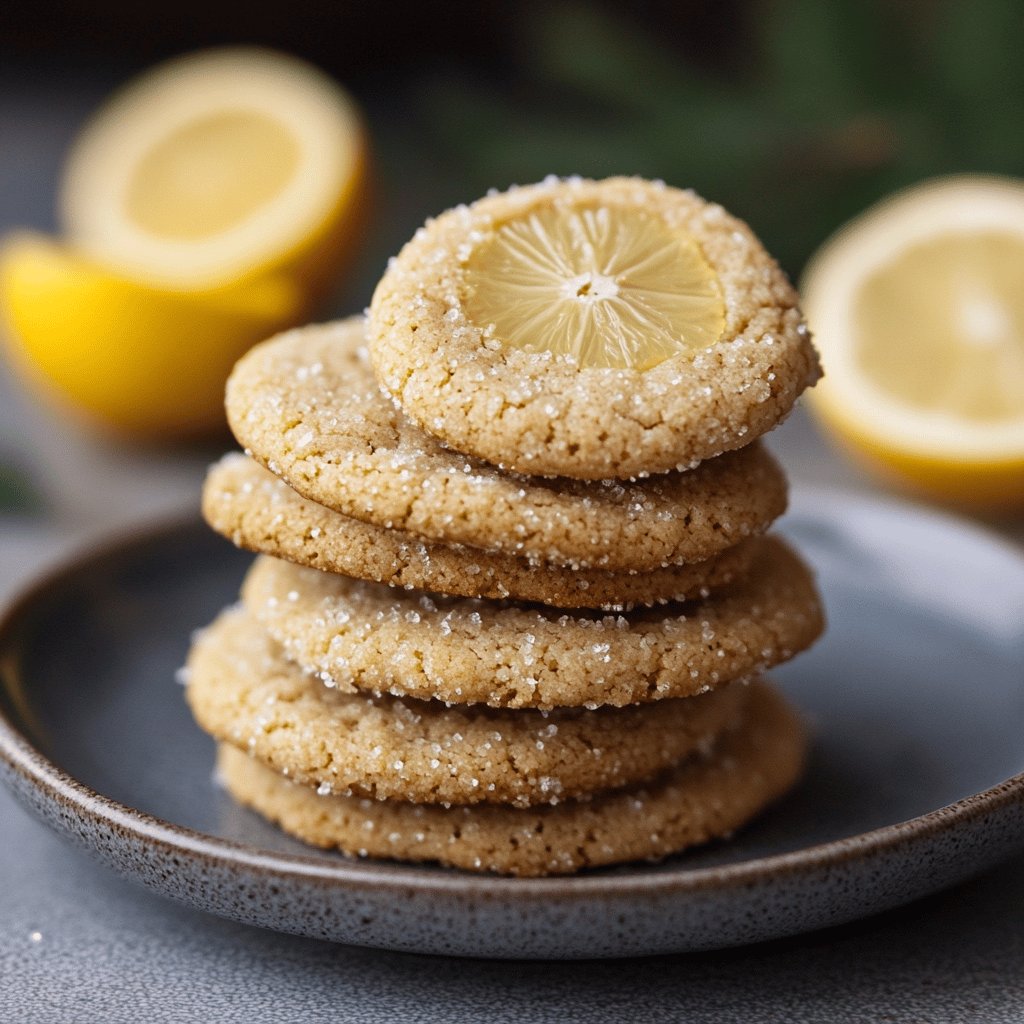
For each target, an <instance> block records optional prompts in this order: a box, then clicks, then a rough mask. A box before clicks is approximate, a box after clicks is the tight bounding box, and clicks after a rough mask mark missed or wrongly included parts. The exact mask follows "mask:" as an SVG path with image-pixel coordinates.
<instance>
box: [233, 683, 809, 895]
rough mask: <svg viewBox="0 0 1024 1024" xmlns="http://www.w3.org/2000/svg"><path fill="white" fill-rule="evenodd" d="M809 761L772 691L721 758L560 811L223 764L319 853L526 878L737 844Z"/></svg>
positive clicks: (265, 810) (700, 760) (248, 797)
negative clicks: (360, 788) (308, 782)
mask: <svg viewBox="0 0 1024 1024" xmlns="http://www.w3.org/2000/svg"><path fill="white" fill-rule="evenodd" d="M805 755H806V736H805V732H804V729H803V726H802V724H801V723H800V721H799V719H798V718H797V717H796V715H795V714H794V713H793V712H792V711H791V710H790V708H789V707H788V706H787V705H786V703H785V702H784V701H783V699H782V698H781V697H780V696H779V695H778V694H777V693H775V692H774V691H773V690H772V689H771V688H770V687H768V686H765V685H763V684H753V685H752V686H751V687H750V694H749V697H748V701H747V710H746V713H745V715H744V717H743V721H742V722H741V724H740V726H739V727H738V728H736V729H734V730H731V731H729V732H728V733H726V734H725V735H724V736H723V737H722V739H721V741H720V742H719V744H718V745H717V746H716V748H715V749H714V750H713V751H712V753H711V754H710V755H709V756H707V757H696V758H692V759H689V760H687V761H684V762H682V763H681V764H680V765H679V766H678V767H677V768H674V769H670V770H669V771H668V772H666V773H665V774H663V775H662V776H659V777H658V778H657V779H656V780H654V781H652V782H650V783H644V784H641V785H639V786H636V787H632V788H627V789H623V790H617V791H612V792H610V793H607V794H604V795H599V796H595V797H594V798H593V799H590V800H568V801H565V802H564V803H560V804H558V805H556V806H553V807H552V806H541V807H529V808H518V807H503V806H500V805H493V804H486V805H483V804H477V805H474V806H459V807H450V808H445V807H439V806H437V805H433V806H431V805H423V804H410V803H402V802H397V801H386V800H370V799H365V798H363V799H360V798H358V797H348V796H321V795H319V794H318V793H317V791H316V790H315V789H313V788H311V787H308V786H303V785H301V784H297V783H295V782H291V781H289V780H288V779H286V778H284V777H282V776H280V775H278V774H277V773H276V772H274V771H273V770H271V769H269V768H266V767H265V766H264V765H262V764H261V763H259V762H258V761H257V760H254V759H253V758H251V757H249V756H248V755H246V754H244V753H242V752H241V751H239V750H237V749H236V748H234V747H232V746H229V745H226V744H222V745H221V746H220V748H219V751H218V760H217V764H218V770H219V775H220V778H221V779H222V781H223V783H224V785H225V786H226V787H227V790H228V792H229V793H231V795H232V796H234V798H235V799H236V800H238V801H239V802H241V803H243V804H245V805H247V806H248V807H251V808H252V809H254V810H256V811H257V812H259V813H260V814H262V815H263V816H264V817H266V818H269V819H270V820H272V821H274V822H276V823H278V824H279V825H280V826H281V827H282V828H283V829H284V830H285V831H286V832H289V833H291V834H292V835H295V836H297V837H298V838H299V839H302V840H304V841H305V842H307V843H312V844H313V845H315V846H321V847H328V848H332V847H336V848H338V849H340V850H342V851H343V852H345V853H348V854H350V855H354V856H360V857H366V856H370V857H385V858H390V859H393V860H404V861H432V862H439V863H441V864H446V865H450V866H452V867H457V868H464V869H468V870H470V871H481V872H497V873H500V874H507V875H519V876H524V877H525V876H538V875H562V874H570V873H572V872H575V871H579V870H581V869H584V868H595V867H602V866H606V865H610V864H618V863H623V862H627V861H633V860H641V859H646V860H658V859H661V858H663V857H667V856H669V855H670V854H673V853H678V852H679V851H681V850H684V849H686V848H688V847H691V846H695V845H697V844H699V843H704V842H707V841H708V840H710V839H715V838H720V837H724V836H728V835H730V834H731V833H733V832H734V831H735V830H736V829H738V828H740V827H741V826H742V825H745V824H746V823H747V822H749V821H750V819H751V818H753V817H754V816H755V815H757V814H759V813H760V812H761V811H763V810H764V808H765V807H766V806H767V805H769V804H770V803H772V802H773V801H775V800H777V799H778V798H779V797H781V796H782V795H783V794H784V793H785V792H786V791H787V790H788V789H790V788H791V787H792V786H793V784H794V783H795V782H796V780H797V779H798V778H799V776H800V773H801V770H802V768H803V765H804V760H805Z"/></svg>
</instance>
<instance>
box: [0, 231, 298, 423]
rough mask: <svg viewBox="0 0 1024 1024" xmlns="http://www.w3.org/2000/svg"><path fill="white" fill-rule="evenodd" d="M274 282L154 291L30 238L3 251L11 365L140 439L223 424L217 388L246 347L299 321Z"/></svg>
mask: <svg viewBox="0 0 1024 1024" xmlns="http://www.w3.org/2000/svg"><path fill="white" fill-rule="evenodd" d="M301 303H302V298H301V297H300V296H299V294H298V293H297V292H296V289H295V287H294V285H293V284H292V283H291V282H290V281H288V280H286V279H282V278H276V277H269V278H263V279H253V278H250V279H247V280H245V281H243V282H240V283H238V284H234V285H227V286H224V287H222V288H217V289H210V290H206V291H195V290H191V291H175V290H169V289H159V288H153V287H150V286H148V285H144V284H140V283H138V282H136V281H134V280H131V279H130V278H126V277H123V276H119V275H117V274H115V273H112V272H111V271H109V270H108V269H106V268H104V267H102V266H100V265H98V264H96V263H94V262H93V261H91V260H88V259H86V258H83V257H81V256H79V255H77V254H75V253H74V252H72V251H70V250H69V249H67V248H66V247H64V246H61V245H58V244H57V243H55V242H53V241H51V240H49V239H47V238H44V237H42V236H39V235H34V234H20V235H15V236H12V237H11V238H9V239H8V240H7V241H6V242H5V244H4V246H3V247H2V249H0V308H2V310H3V313H4V319H5V320H6V323H5V325H4V326H5V328H6V329H5V331H4V332H3V333H4V336H5V340H6V341H7V343H8V347H9V350H10V354H11V356H12V358H13V360H14V362H15V364H16V365H18V366H19V367H21V368H23V369H24V370H26V371H27V373H28V375H29V376H30V377H31V378H33V379H34V380H35V381H38V382H43V383H45V384H46V385H48V386H49V387H50V388H51V389H53V390H55V391H56V392H57V393H58V394H59V395H61V396H63V397H64V398H65V399H66V400H68V401H70V403H71V404H72V405H74V406H75V407H77V408H79V409H82V410H84V411H86V412H87V413H89V414H91V415H92V416H93V417H94V418H96V419H98V420H100V421H102V422H104V423H106V424H107V425H109V426H113V427H116V428H119V429H121V430H124V431H129V432H132V433H135V434H142V435H148V436H161V437H166V436H184V435H190V434H196V433H201V432H203V431H206V430H209V429H211V428H213V427H216V426H218V425H220V424H221V423H222V422H223V398H224V382H225V380H226V379H227V376H228V374H229V373H230V371H231V367H232V365H233V364H234V362H235V360H236V359H237V358H238V357H239V356H240V355H242V353H243V352H245V351H246V349H248V348H249V347H250V346H251V345H253V344H254V343H255V342H257V341H259V340H260V339H262V338H264V337H266V336H268V335H270V334H273V333H274V332H275V331H277V330H280V329H281V328H283V327H286V326H288V325H290V324H292V323H294V322H295V320H296V316H297V315H298V311H299V309H300V308H301Z"/></svg>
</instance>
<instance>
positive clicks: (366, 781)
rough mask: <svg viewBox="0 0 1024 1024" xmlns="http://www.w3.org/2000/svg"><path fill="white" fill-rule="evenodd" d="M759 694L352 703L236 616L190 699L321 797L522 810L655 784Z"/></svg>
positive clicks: (215, 633) (204, 643)
mask: <svg viewBox="0 0 1024 1024" xmlns="http://www.w3.org/2000/svg"><path fill="white" fill-rule="evenodd" d="M747 693H748V688H747V687H746V686H745V685H744V684H743V683H737V684H735V685H731V686H726V687H722V688H721V689H719V690H716V691H714V692H713V693H708V694H704V695H703V696H700V697H688V698H683V699H680V700H675V701H663V702H662V704H661V705H657V706H656V705H652V704H648V705H640V706H636V707H628V708H620V709H605V710H602V711H600V712H596V711H586V710H572V711H552V712H548V713H545V712H540V711H505V710H496V709H494V708H488V707H485V706H483V705H475V706H472V707H450V708H448V707H445V705H444V704H442V703H440V702H439V701H420V700H412V699H403V698H400V697H380V698H377V697H371V696H368V695H366V694H352V693H339V692H338V691H337V690H334V689H330V688H328V687H326V686H325V685H324V684H323V683H322V682H321V681H320V680H319V679H317V678H316V677H315V676H312V675H310V674H308V673H305V672H303V671H302V670H301V669H300V668H299V667H298V666H296V665H294V664H293V663H291V662H289V661H287V660H286V659H285V657H284V655H283V653H282V651H281V649H280V648H279V647H278V645H277V644H275V643H274V642H273V641H272V640H271V639H270V638H269V637H268V636H267V635H266V633H264V632H263V631H262V630H261V629H260V628H259V626H258V625H257V624H256V623H255V622H254V621H253V619H252V618H251V617H250V616H248V615H247V614H246V613H245V612H244V611H242V610H240V609H237V608H236V609H229V610H228V611H225V612H223V613H222V614H221V615H220V616H219V617H218V619H217V620H216V621H215V622H214V623H213V624H212V625H211V626H210V627H209V628H208V629H207V630H205V631H204V632H203V633H202V635H201V636H200V637H199V638H198V639H197V640H196V642H195V643H194V645H193V647H192V650H191V652H190V654H189V659H188V688H187V690H186V695H187V698H188V702H189V705H190V707H191V708H192V712H193V714H194V715H195V717H196V721H197V722H198V723H199V725H200V726H201V727H202V728H203V729H205V730H206V732H208V733H210V734H211V735H213V736H214V737H215V738H216V739H218V740H220V741H223V742H227V743H230V744H231V745H233V746H235V747H238V748H239V749H240V750H245V751H247V752H248V753H250V754H251V755H252V756H253V757H255V758H257V759H258V760H259V761H261V762H262V763H264V764H266V765H267V766H268V767H269V768H272V769H274V770H275V771H277V772H279V773H281V774H283V775H287V776H288V778H290V779H293V780H294V781H296V782H300V783H303V784H305V785H309V786H314V787H317V788H318V790H319V792H320V793H321V794H322V795H323V794H328V793H342V794H347V795H356V796H368V797H373V798H375V799H378V800H382V799H389V800H407V801H411V802H414V803H430V804H438V803H450V804H475V803H503V804H512V805H516V806H530V805H533V804H554V803H559V802H561V801H562V800H566V799H571V798H574V797H581V796H587V795H589V794H592V793H595V792H598V791H601V790H606V789H616V788H619V787H622V786H626V785H630V784H632V783H636V782H640V781H643V780H646V779H649V778H652V777H653V776H655V775H657V774H658V773H659V772H661V771H664V770H665V769H666V768H669V767H671V766H673V765H675V764H677V763H678V762H679V761H681V760H682V759H683V758H685V757H688V756H689V755H690V754H693V753H695V752H698V751H707V750H709V749H710V747H711V744H712V743H713V742H714V741H715V740H716V739H717V738H718V737H719V736H720V735H721V734H722V733H724V732H725V731H726V730H728V729H730V728H732V727H733V726H734V725H735V724H736V722H737V721H738V719H739V717H740V715H741V714H742V711H743V707H744V704H745V701H746V697H747Z"/></svg>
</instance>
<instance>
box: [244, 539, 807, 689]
mask: <svg viewBox="0 0 1024 1024" xmlns="http://www.w3.org/2000/svg"><path fill="white" fill-rule="evenodd" d="M756 544H757V551H756V552H755V555H754V560H753V563H752V565H751V568H750V571H749V573H748V574H747V575H746V576H744V577H743V578H742V579H739V580H737V581H735V582H734V583H731V584H729V585H728V586H726V587H724V588H722V589H721V590H719V591H717V592H716V593H715V594H713V595H712V596H711V597H709V598H707V599H705V600H701V601H692V602H686V603H683V604H673V605H664V606H662V607H658V608H646V609H634V610H633V611H631V612H626V613H624V614H614V613H612V614H601V613H600V612H580V611H577V612H572V613H565V612H560V611H559V610H558V609H552V608H544V607H542V606H539V605H533V606H530V605H517V604H514V603H511V602H493V601H474V600H472V599H466V598H445V597H441V596H438V595H426V594H423V595H420V594H405V593H400V592H396V591H394V590H392V589H390V588H388V587H385V586H381V585H380V584H373V583H365V582H362V581H357V580H350V579H347V578H345V577H344V576H336V575H332V574H329V573H323V572H318V571H316V570H315V569H306V568H304V567H302V566H296V565H292V564H291V563H288V562H282V561H280V560H277V559H272V558H267V557H266V556H264V557H261V558H258V559H257V560H256V562H255V564H254V565H253V567H252V569H251V570H250V571H249V574H248V576H247V577H246V579H245V582H244V584H243V586H242V599H243V601H244V603H245V606H246V608H247V609H248V610H249V611H250V612H251V614H252V615H253V616H255V617H256V618H257V619H258V620H259V621H260V623H261V624H262V625H263V626H264V628H265V629H266V630H267V631H268V632H269V633H270V634H271V636H273V637H274V639H275V640H276V641H277V642H278V643H280V644H281V645H282V647H283V648H284V649H285V651H286V653H287V654H288V656H289V657H290V658H291V659H292V660H294V661H296V662H297V663H298V664H300V665H302V666H303V668H305V669H306V670H307V671H311V672H316V673H320V674H321V675H322V677H323V678H324V679H325V680H329V681H330V682H332V683H333V684H334V685H336V686H337V687H338V688H339V689H345V690H353V689H365V690H371V691H376V692H390V693H393V694H401V695H405V696H412V697H420V698H432V697H435V698H437V699H439V700H443V701H448V702H452V703H476V702H481V703H485V704H489V705H492V706H495V707H524V708H525V707H536V708H554V707H577V706H586V707H598V706H600V705H613V706H622V705H625V704H633V703H636V702H638V701H652V700H660V699H663V698H669V697H688V696H692V695H694V694H698V693H702V692H705V691H706V690H707V689H709V688H711V687H713V686H716V685H718V684H720V683H725V682H728V681H730V680H732V679H737V678H739V677H741V676H746V675H749V674H751V673H752V672H755V671H759V670H761V669H764V668H768V667H770V666H771V665H774V664H778V663H779V662H781V661H785V660H787V659H788V658H790V657H792V656H793V655H794V654H795V653H796V652H797V651H800V650H803V649H804V648H805V647H807V646H809V645H810V644H811V643H812V642H813V640H814V639H815V638H816V637H817V636H818V634H819V633H820V632H821V630H822V628H823V616H822V611H821V605H820V602H819V599H818V595H817V592H816V589H815V586H814V582H813V580H812V578H811V574H810V572H809V570H808V569H807V567H806V566H805V565H804V564H803V563H802V562H801V561H800V559H799V558H798V557H797V556H796V555H795V554H794V553H793V552H792V551H791V550H790V549H789V548H788V547H787V546H786V545H785V544H784V543H783V542H782V541H781V540H779V539H778V538H775V537H764V538H760V539H759V540H758V541H757V542H756Z"/></svg>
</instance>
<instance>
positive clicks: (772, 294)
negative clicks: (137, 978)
mask: <svg viewBox="0 0 1024 1024" xmlns="http://www.w3.org/2000/svg"><path fill="white" fill-rule="evenodd" d="M666 276H667V277H666ZM666 279H667V281H668V284H666V283H665V281H666ZM503 303H504V304H503ZM638 325H639V326H638ZM817 373H818V369H817V361H816V357H815V354H814V351H813V348H812V347H811V345H810V342H809V339H808V337H807V334H806V331H805V329H804V328H803V325H802V322H801V320H800V314H799V311H798V310H797V308H796V301H795V296H794V294H793V291H792V289H791V288H790V286H789V285H788V283H787V282H786V280H785V278H784V276H783V275H782V274H781V272H780V271H779V270H778V268H777V266H776V265H775V264H774V262H773V261H772V260H771V259H770V258H769V257H768V256H767V254H765V253H764V250H763V249H762V248H761V246H760V244H759V243H758V242H757V240H756V239H755V238H754V236H753V235H752V234H751V233H750V231H749V229H747V228H746V226H745V225H743V224H742V223H740V222H738V221H736V220H735V219H733V218H731V217H730V216H729V215H727V214H726V213H725V212H724V211H722V210H721V209H720V208H719V207H715V206H712V205H709V204H706V203H704V202H703V201H702V200H700V199H699V198H698V197H696V196H694V195H693V194H692V193H687V192H680V191H678V190H675V189H670V188H667V187H666V186H663V185H658V184H653V183H648V182H642V181H639V180H635V179H613V180H610V181H605V182H587V181H580V180H573V181H556V180H550V181H546V182H544V183H542V184H540V185H537V186H531V187H529V188H523V189H516V190H513V191H511V192H509V193H505V194H502V195H495V196H491V197H489V198H487V199H485V200H481V201H480V202H478V203H476V204H474V205H473V206H471V207H462V208H459V209H457V210H454V211H450V212H449V213H447V214H445V215H443V216H442V217H440V218H438V219H437V220H435V221H432V222H429V223H428V224H427V226H426V227H425V228H423V229H421V231H420V232H418V233H417V236H416V238H414V239H413V241H412V242H410V243H409V245H407V246H406V247H405V249H404V250H403V251H402V253H401V255H400V256H399V257H398V258H397V259H396V260H394V261H392V264H391V265H390V267H389V269H388V272H387V273H386V275H385V277H384V278H383V280H382V281H381V283H380V285H379V287H378V289H377V292H376V294H375V296H374V301H373V305H372V308H371V310H370V315H369V319H368V321H364V320H363V319H362V318H354V319H352V320H348V321H344V322H340V323H335V324H330V325H326V326H315V327H308V328H304V329H301V330H296V331H292V332H289V333H287V334H284V335H281V336H279V337H277V338H274V339H271V340H270V341H268V342H265V343H264V344H263V345H260V346H258V347H257V348H255V349H254V350H253V351H252V352H250V353H249V354H248V355H247V356H246V357H244V358H243V359H242V360H241V361H240V362H239V364H238V365H237V367H236V368H235V371H234V373H233V375H232V377H231V380H230V382H229V385H228V391H227V410H228V416H229V420H230V423H231V426H232V429H233V431H234V433H235V435H236V437H237V438H238V440H239V442H240V443H241V444H242V446H243V447H244V448H245V449H246V454H245V455H241V454H231V455H228V456H226V457H225V458H224V459H222V460H221V461H220V462H219V463H218V464H216V465H215V466H214V467H213V468H212V469H211V471H210V474H209V477H208V479H207V483H206V487H205V490H204V495H203V511H204V515H205V517H206V519H207V521H208V522H209V523H210V525H211V526H212V527H213V528H214V529H215V530H217V531H219V532H220V533H222V534H224V535H225V536H226V537H229V538H230V539H231V540H233V541H234V542H235V543H236V544H237V545H239V546H241V547H244V548H247V549H249V550H252V551H256V552H259V553H260V557H259V558H258V559H257V560H256V562H255V564H254V565H253V567H252V569H251V571H250V573H249V575H248V577H247V578H246V580H245V583H244V585H243V588H242V600H241V603H240V604H239V605H238V606H237V607H234V608H231V609H229V610H228V611H225V612H224V613H223V614H222V615H221V616H220V617H219V618H218V619H217V621H216V622H214V623H213V625H212V626H210V627H209V629H207V630H205V631H204V632H203V633H202V634H201V635H200V636H199V637H198V638H197V640H196V642H195V644H194V646H193V649H192V652H191V654H190V657H189V666H188V668H189V671H188V690H187V694H188V699H189V702H190V704H191V707H192V709H193V712H194V714H195V716H196V719H197V720H198V722H199V724H200V725H201V726H202V727H203V728H204V729H205V730H206V731H208V732H209V733H211V734H212V735H213V736H214V737H215V738H216V739H217V740H218V741H219V742H220V749H219V755H218V764H219V771H220V775H221V778H222V779H223V781H224V783H225V785H226V786H227V788H228V790H229V791H230V792H231V793H232V794H233V795H234V796H235V797H236V798H237V799H238V800H240V801H241V802H242V803H244V804H247V805H249V806H250V807H252V808H254V809H255V810H257V811H259V812H260V813H261V814H263V815H265V816H266V817H268V818H271V819H272V820H274V821H276V822H278V823H279V824H280V825H281V826H282V827H283V828H284V829H285V830H287V831H288V832H291V833H292V834H294V835H296V836H299V837H300V838H302V839H304V840H306V841H307V842H310V843H314V844H316V845H319V846H325V847H337V848H338V849H341V850H343V851H345V852H347V853H350V854H358V855H360V856H374V857H387V858H394V859H398V860H414V861H434V862H440V863H443V864H448V865H453V866H457V867H461V868H467V869H471V870H479V871H494V872H501V873H507V874H517V875H542V874H560V873H568V872H572V871H576V870H579V869H580V868H584V867H590V866H599V865H606V864H612V863H618V862H622V861H629V860H635V859H641V858H645V859H650V858H659V857H664V856H666V855H668V854H670V853H674V852H677V851H679V850H682V849H684V848H686V847H688V846H691V845H693V844H695V843H700V842H704V841H706V840H708V839H711V838H713V837H719V836H724V835H727V834H729V833H731V832H732V831H733V830H735V829H736V828H737V827H739V826H740V825H742V824H744V823H745V822H746V821H748V820H749V819H750V818H751V817H753V816H754V815H755V814H756V813H757V812H759V811H760V810H761V809H762V808H763V807H764V806H766V805H767V804H768V803H770V802H771V801H772V800H774V799H776V798H777V797H779V796H780V795H781V794H782V793H784V792H785V791H786V790H787V789H788V788H789V787H790V786H792V784H793V783H794V782H795V780H796V779H797V777H798V775H799V772H800V768H801V765H802V762H803V758H804V752H805V738H804V734H803V730H802V728H801V726H800V724H799V721H798V719H797V717H796V716H795V715H794V714H793V712H792V711H791V710H790V709H789V708H788V706H787V705H786V704H785V702H784V701H783V699H782V698H781V697H780V696H779V695H778V694H777V693H776V692H775V691H774V690H773V689H772V688H771V687H770V686H769V685H768V684H767V683H766V682H765V681H764V680H763V678H762V677H761V673H762V672H763V670H765V669H766V668H768V667H770V666H771V665H774V664H778V663H780V662H782V661H785V660H786V659H788V658H790V657H791V656H792V655H793V654H794V653H796V652H798V651H800V650H802V649H804V648H805V647H807V646H808V645H809V644H810V643H811V642H812V641H813V640H814V639H815V638H816V636H817V635H818V634H819V632H820V631H821V628H822V615H821V609H820V605H819V601H818V597H817V594H816V592H815V588H814V584H813V581H812V579H811V577H810V574H809V573H808V571H807V569H806V568H805V566H804V565H803V564H802V563H801V561H800V560H799V558H798V557H797V556H796V555H795V554H794V553H793V552H792V551H791V550H790V549H789V548H788V547H787V546H786V545H785V544H784V543H783V542H782V541H781V540H778V539H776V538H773V537H766V536H764V533H765V531H766V530H767V528H768V527H769V526H770V524H771V523H772V522H773V520H774V519H775V518H776V517H778V516H779V515H780V514H781V512H782V511H783V509H784V507H785V500H786V485H785V479H784V477H783V475H782V473H781V471H780V470H779V468H778V466H777V465H776V463H775V462H774V460H773V459H772V458H771V456H770V455H769V454H768V453H767V451H766V450H765V449H764V448H763V447H762V445H761V444H760V443H759V442H758V441H756V440H755V438H757V437H758V436H759V435H760V434H761V433H763V432H764V431H765V430H767V429H769V428H770V427H771V426H773V425H774V424H775V423H777V422H778V421H779V420H780V419H781V418H782V417H783V416H784V415H785V414H786V412H788V410H789V409H790V407H791V406H792V404H793V402H794V401H795V399H796V397H797V396H798V395H799V393H800V391H801V390H802V389H803V388H804V387H806V386H807V385H808V384H810V383H813V381H814V379H815V378H816V375H817Z"/></svg>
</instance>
